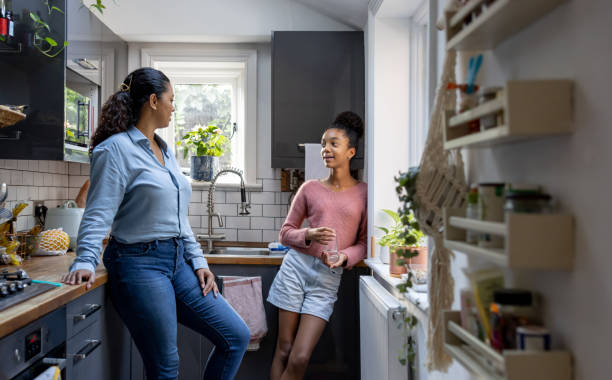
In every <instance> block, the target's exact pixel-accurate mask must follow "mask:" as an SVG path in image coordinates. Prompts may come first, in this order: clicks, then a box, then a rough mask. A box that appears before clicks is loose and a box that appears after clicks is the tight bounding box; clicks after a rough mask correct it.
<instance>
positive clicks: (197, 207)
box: [188, 203, 206, 215]
mask: <svg viewBox="0 0 612 380" xmlns="http://www.w3.org/2000/svg"><path fill="white" fill-rule="evenodd" d="M188 214H189V215H205V214H206V207H205V205H204V204H202V203H190V204H189V211H188Z"/></svg>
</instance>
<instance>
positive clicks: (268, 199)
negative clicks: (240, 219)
mask: <svg viewBox="0 0 612 380" xmlns="http://www.w3.org/2000/svg"><path fill="white" fill-rule="evenodd" d="M251 203H253V204H260V205H273V204H274V193H273V192H268V191H263V192H261V193H255V192H253V193H251Z"/></svg>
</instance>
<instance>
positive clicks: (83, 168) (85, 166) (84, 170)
mask: <svg viewBox="0 0 612 380" xmlns="http://www.w3.org/2000/svg"><path fill="white" fill-rule="evenodd" d="M79 166H80V167H81V175H86V176H87V177H89V164H79Z"/></svg>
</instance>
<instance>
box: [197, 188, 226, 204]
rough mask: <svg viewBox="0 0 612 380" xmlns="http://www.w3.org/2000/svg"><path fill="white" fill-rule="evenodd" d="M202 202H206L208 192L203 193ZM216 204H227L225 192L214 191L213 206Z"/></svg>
mask: <svg viewBox="0 0 612 380" xmlns="http://www.w3.org/2000/svg"><path fill="white" fill-rule="evenodd" d="M202 202H204V203H207V202H208V191H205V192H203V194H202ZM217 203H229V202H226V200H225V191H215V204H217Z"/></svg>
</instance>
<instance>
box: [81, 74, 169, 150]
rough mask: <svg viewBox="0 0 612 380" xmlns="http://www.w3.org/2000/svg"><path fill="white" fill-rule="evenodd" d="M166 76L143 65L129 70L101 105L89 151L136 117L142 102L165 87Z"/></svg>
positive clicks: (166, 83)
mask: <svg viewBox="0 0 612 380" xmlns="http://www.w3.org/2000/svg"><path fill="white" fill-rule="evenodd" d="M169 83H170V80H169V79H168V77H167V76H166V75H164V73H162V72H161V71H159V70H156V69H152V68H150V67H143V68H141V69H138V70H135V71H133V72H132V73H130V74H129V75H128V76H127V77H126V78H125V79H124V80H123V83H121V86H120V87H119V91H117V92H115V93H114V94H113V95H112V96H111V97H110V98H109V99H108V100H107V101H106V103H104V106H103V107H102V112H101V113H100V122H99V123H98V128H97V129H96V131H95V133H94V135H93V137H92V138H91V144H90V147H89V153H90V154H91V153H92V152H93V150H94V148H95V147H96V146H98V145H99V144H101V143H102V142H103V141H104V140H106V139H107V138H109V137H111V136H112V135H115V134H117V133H121V132H125V131H127V130H128V128H129V127H130V126H131V125H136V123H137V122H138V119H140V112H141V110H142V106H143V105H144V104H145V103H147V102H148V101H149V97H150V96H151V94H155V95H156V96H157V97H158V98H159V97H161V96H162V94H163V93H164V92H165V91H166V90H167V89H168V85H169Z"/></svg>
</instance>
